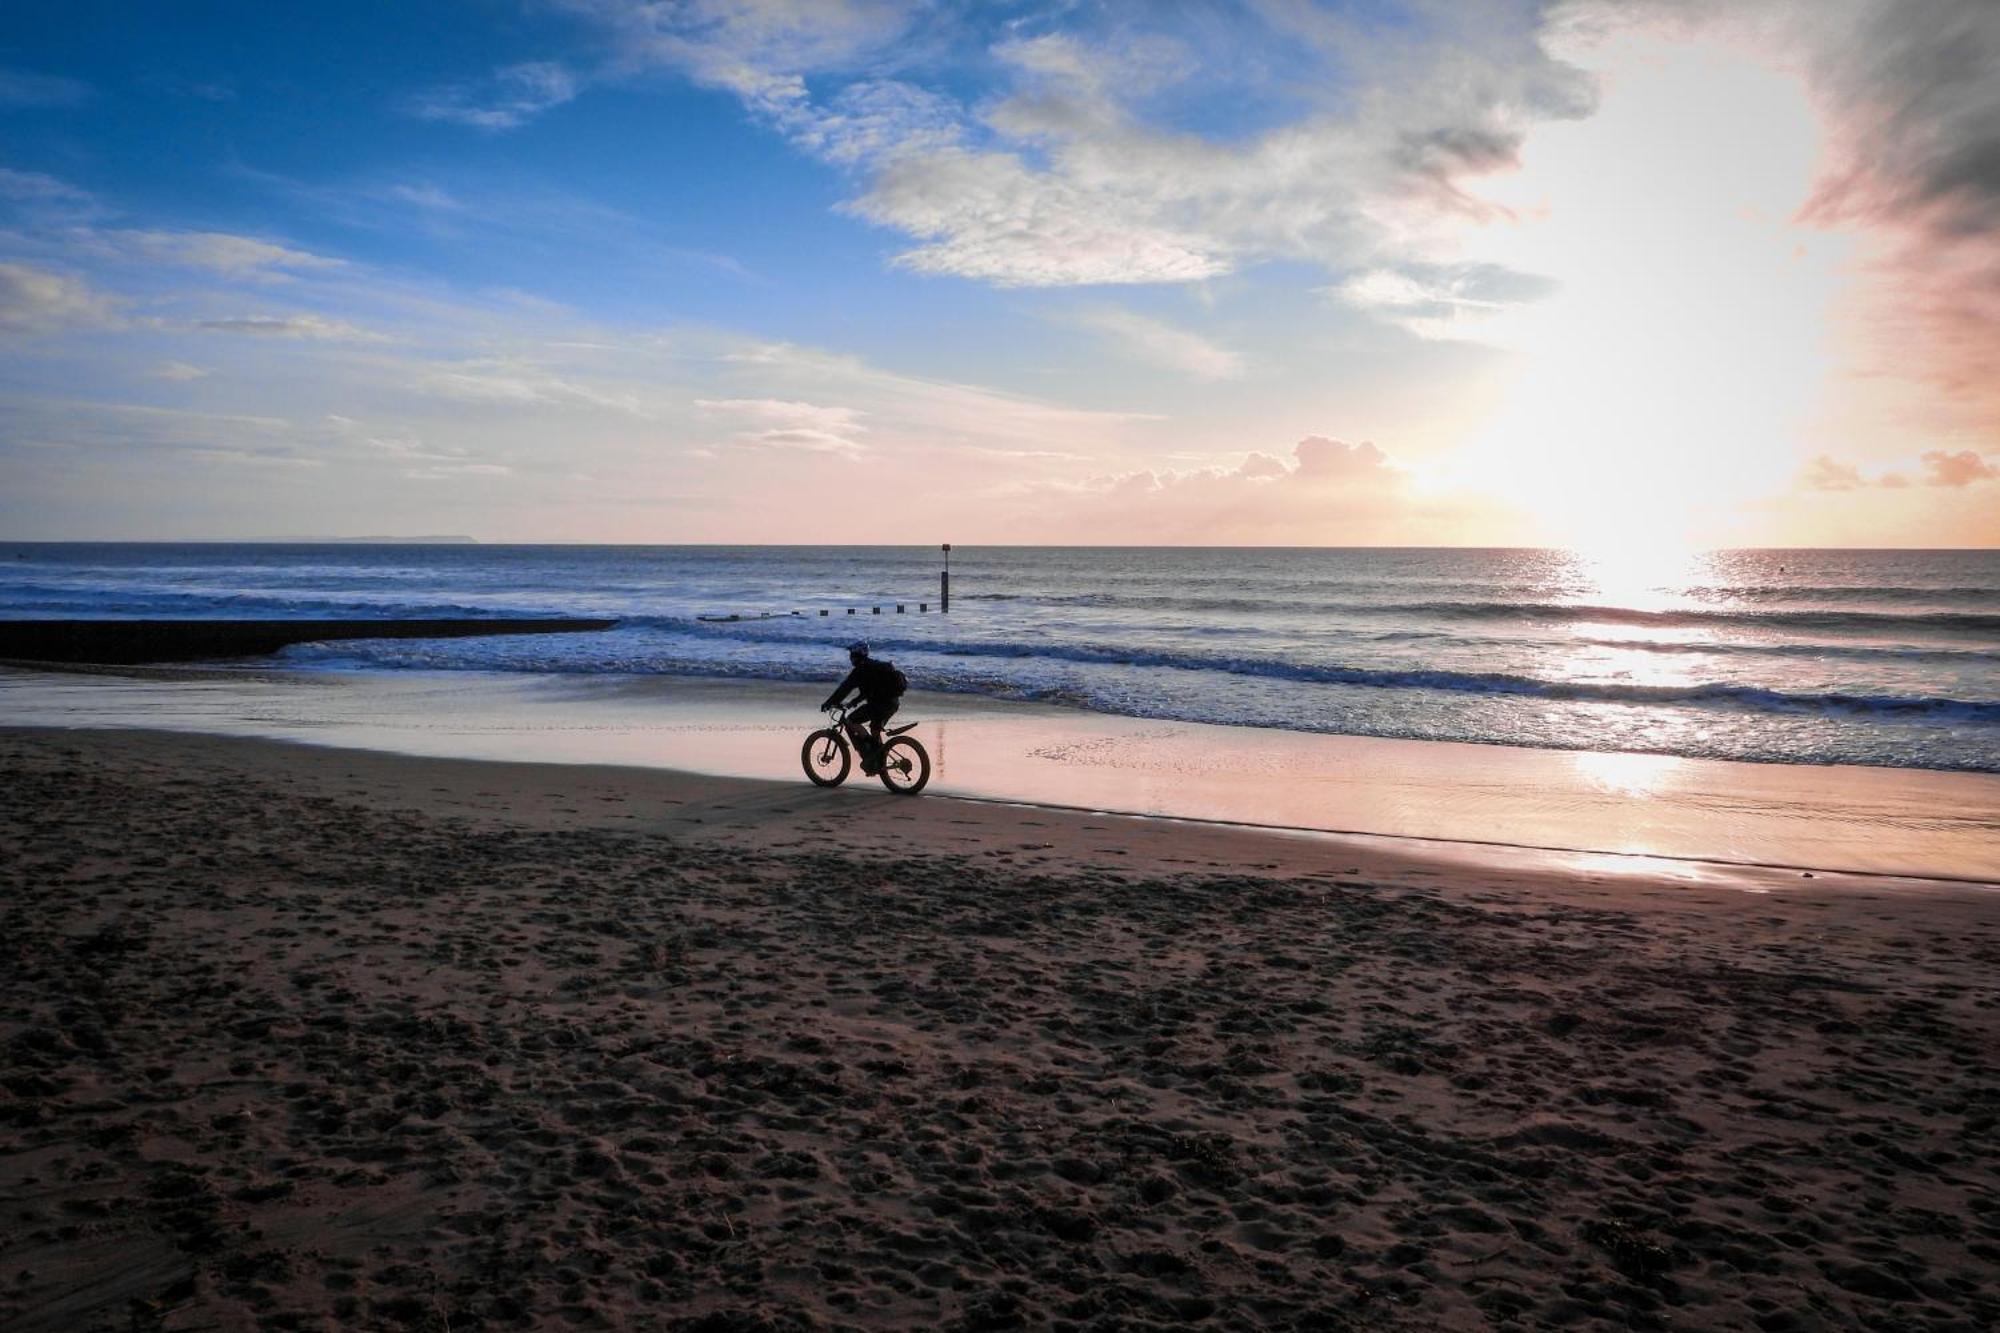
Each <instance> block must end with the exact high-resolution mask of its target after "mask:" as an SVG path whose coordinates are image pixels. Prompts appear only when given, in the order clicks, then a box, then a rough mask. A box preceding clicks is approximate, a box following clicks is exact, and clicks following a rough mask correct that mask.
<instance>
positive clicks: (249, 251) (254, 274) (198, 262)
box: [73, 230, 343, 279]
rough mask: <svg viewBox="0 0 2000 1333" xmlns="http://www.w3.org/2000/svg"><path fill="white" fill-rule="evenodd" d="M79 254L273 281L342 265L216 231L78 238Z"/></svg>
mask: <svg viewBox="0 0 2000 1333" xmlns="http://www.w3.org/2000/svg"><path fill="white" fill-rule="evenodd" d="M73 240H74V243H75V244H76V245H77V246H78V247H79V248H80V249H86V250H94V251H96V252H98V253H101V254H105V255H108V256H113V257H116V258H120V259H127V260H133V261H137V262H142V263H150V264H173V265H178V266H181V267H185V268H198V269H206V270H208V271H209V272H211V273H219V274H222V275H224V276H226V277H231V278H257V279H271V278H278V277H284V276H287V275H288V274H289V273H290V272H292V271H298V270H326V269H336V268H339V267H341V266H342V262H343V261H341V260H338V259H332V258H329V257H327V256H325V255H317V254H312V253H310V252H309V251H305V250H299V249H295V248H293V247H292V246H288V245H280V244H278V243H277V242H275V241H267V240H261V239H259V238H257V237H254V236H237V235H232V234H230V233H228V232H216V231H141V230H99V231H93V232H87V233H79V234H78V235H76V236H75V237H74V238H73Z"/></svg>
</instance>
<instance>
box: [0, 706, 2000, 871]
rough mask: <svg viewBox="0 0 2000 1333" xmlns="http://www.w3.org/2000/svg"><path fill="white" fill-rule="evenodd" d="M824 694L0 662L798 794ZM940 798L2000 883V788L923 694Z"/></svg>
mask: <svg viewBox="0 0 2000 1333" xmlns="http://www.w3.org/2000/svg"><path fill="white" fill-rule="evenodd" d="M825 693H826V687H825V686H824V685H817V686H814V685H799V684H782V683H777V682H767V681H747V680H700V679H688V678H681V677H660V676H584V677H579V676H537V675H532V674H512V673H481V672H466V671H455V672H416V671H407V672H405V671H397V672H374V673H353V674H347V673H332V672H301V671H291V672H284V671H243V670H223V671H217V670H206V671H204V670H199V669H192V670H191V669H186V668H171V669H147V668H132V669H127V670H118V671H101V672H97V673H92V674H85V673H80V672H63V673H55V672H28V671H12V670H7V669H5V668H0V719H7V720H10V721H13V722H15V723H17V724H20V725H37V726H52V725H53V726H85V727H147V728H160V729H167V730H181V731H191V732H201V733H213V734H225V735H249V736H266V737H272V738H276V739H282V740H295V741H307V742H310V743H312V744H315V745H329V746H341V747H345V748H348V749H356V750H390V751H395V752H398V753H404V754H420V755H432V756H436V757H440V758H468V759H493V760H503V761H537V762H549V763H559V764H579V765H592V764H598V765H603V764H615V765H631V766H637V767H642V768H656V769H672V770H680V771H688V772H700V773H710V774H715V775H717V776H723V777H752V778H767V779H777V780H781V781H783V782H784V783H786V784H792V783H795V782H797V780H798V777H799V762H798V754H799V743H800V741H801V740H802V739H803V737H804V735H805V733H806V732H807V731H808V730H809V729H811V728H813V727H817V726H820V725H822V724H823V721H824V719H823V717H822V715H821V714H820V713H819V712H818V711H817V709H818V704H819V701H820V699H821V698H822V697H823V696H824V695H825ZM898 721H899V722H900V721H914V722H917V723H918V724H919V729H918V731H917V732H916V735H917V736H918V737H919V738H921V739H922V741H923V742H924V744H925V745H926V746H927V747H928V748H929V750H930V753H931V756H932V759H933V760H934V762H935V765H936V772H935V775H934V776H933V778H932V783H931V791H932V792H933V793H934V794H938V795H951V796H957V797H961V798H969V799H970V798H977V799H984V800H993V801H1003V802H1029V803H1033V804H1036V805H1043V806H1067V807H1071V808H1075V809H1082V810H1108V811H1118V812H1122V813H1127V814H1150V815H1167V816H1173V817H1178V818H1190V819H1200V820H1205V821H1209V822H1224V823H1237V824H1254V825H1259V826H1263V827H1274V826H1275V827H1291V828H1299V829H1312V830H1320V831H1346V832H1360V833H1371V834H1379V835H1384V836H1388V837H1401V838H1412V837H1414V838H1424V839H1430V840H1454V841H1460V842H1467V843H1474V844H1486V845H1489V846H1490V847H1493V848H1494V849H1495V851H1494V854H1499V852H1498V849H1499V848H1504V847H1541V848H1558V849H1570V850H1580V851H1602V852H1624V853H1633V854H1639V855H1649V856H1658V857H1681V858H1697V859H1700V860H1704V861H1732V862H1739V863H1744V864H1751V865H1768V866H1780V867H1783V866H1789V867H1793V868H1796V869H1800V870H1853V871H1869V872H1875V873H1882V874H1902V875H1928V876H1937V877H1943V878H1957V879H1972V880H1980V881H1986V880H1994V879H2000V774H1993V773H1949V772H1927V771H1922V770H1910V769H1891V768H1865V767H1853V766H1835V765H1809V764H1746V763H1733V762H1725V761H1719V760H1712V759H1691V758H1681V757H1677V756H1672V755H1650V754H1599V753H1594V752H1588V751H1559V750H1536V749H1526V748H1521V747H1516V746H1505V745H1471V744H1461V743H1455V742H1449V741H1417V740H1400V739H1386V738H1376V737H1366V736H1324V735H1313V734H1306V733H1299V732H1287V731H1277V730H1271V729H1267V728H1257V727H1225V726H1214V725H1206V724H1200V723H1184V722H1166V721H1159V720H1152V719H1145V718H1133V717H1118V716H1111V715H1107V714H1103V713H1092V712H1088V711H1085V710H1082V709H1076V708H1063V707H1057V706H1053V705H1048V704H1029V703H1020V702H1011V701H1001V700H993V699H982V698H976V697H972V696H966V695H941V694H922V693H913V694H911V695H910V696H909V697H908V698H907V699H906V700H905V701H904V708H903V711H902V713H901V714H899V717H898Z"/></svg>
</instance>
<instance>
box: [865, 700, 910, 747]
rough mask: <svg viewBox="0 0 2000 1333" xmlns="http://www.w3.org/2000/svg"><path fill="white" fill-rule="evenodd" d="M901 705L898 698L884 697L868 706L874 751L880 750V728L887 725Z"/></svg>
mask: <svg viewBox="0 0 2000 1333" xmlns="http://www.w3.org/2000/svg"><path fill="white" fill-rule="evenodd" d="M902 706H903V704H902V700H900V699H884V700H883V701H882V702H881V703H878V704H870V705H869V706H868V726H869V729H870V734H871V735H872V736H873V737H874V738H875V751H876V753H878V754H879V753H881V750H882V728H884V727H886V726H888V725H889V719H890V718H892V717H894V716H896V710H897V709H898V708H901V707H902Z"/></svg>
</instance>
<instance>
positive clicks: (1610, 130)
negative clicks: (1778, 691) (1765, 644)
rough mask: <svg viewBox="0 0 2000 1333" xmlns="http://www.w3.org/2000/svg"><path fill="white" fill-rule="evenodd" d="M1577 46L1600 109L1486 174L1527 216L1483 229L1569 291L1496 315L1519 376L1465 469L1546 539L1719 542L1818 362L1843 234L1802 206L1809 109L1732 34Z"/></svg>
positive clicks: (1810, 138) (1823, 364)
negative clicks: (1822, 230) (1731, 42)
mask: <svg viewBox="0 0 2000 1333" xmlns="http://www.w3.org/2000/svg"><path fill="white" fill-rule="evenodd" d="M1577 58H1578V59H1579V60H1581V61H1584V62H1585V63H1588V64H1590V65H1591V66H1592V67H1593V68H1595V69H1596V70H1597V71H1598V72H1599V73H1600V75H1601V77H1602V79H1603V86H1604V95H1603V103H1602V106H1601V107H1600V109H1599V111H1598V113H1597V114H1596V115H1594V116H1592V117H1590V118H1589V119H1587V120H1584V121H1579V122H1575V123H1572V124H1566V125H1559V126H1552V127H1549V128H1547V129H1545V130H1544V131H1542V132H1540V133H1539V134H1538V135H1537V136H1536V138H1535V139H1534V140H1533V141H1531V143H1530V144H1529V146H1528V149H1527V150H1526V152H1525V154H1524V162H1523V168H1522V170H1521V171H1520V172H1519V173H1517V174H1516V175H1515V176H1514V177H1512V178H1510V179H1508V180H1507V181H1505V182H1504V183H1503V184H1499V185H1496V186H1495V188H1494V189H1493V190H1492V191H1491V192H1490V194H1491V196H1492V198H1493V201H1494V202H1496V203H1498V204H1501V205H1503V206H1504V207H1505V208H1507V209H1508V210H1509V213H1510V215H1511V216H1512V217H1513V218H1515V219H1516V221H1514V222H1513V223H1511V224H1506V225H1502V226H1499V227H1497V228H1493V229H1490V230H1489V234H1486V235H1483V236H1482V237H1481V240H1482V243H1483V244H1485V245H1486V246H1488V247H1489V250H1490V253H1493V254H1496V255H1497V256H1498V258H1499V259H1500V260H1501V261H1502V262H1504V263H1506V264H1507V265H1508V266H1510V267H1513V268H1517V269H1521V270H1523V271H1527V272H1534V273H1540V274H1544V275H1547V276H1550V277H1553V278H1555V279H1556V280H1557V281H1558V282H1559V283H1560V288H1559V290H1558V291H1557V292H1556V294H1555V295H1554V296H1552V297H1550V298H1549V299H1548V300H1546V301H1544V302H1541V303H1538V304H1536V305H1533V306H1529V307H1524V308H1522V309H1521V310H1519V311H1518V312H1516V313H1514V314H1512V315H1509V316H1508V317H1506V319H1505V320H1504V321H1503V322H1502V323H1500V324H1499V325H1497V326H1496V329H1495V337H1496V340H1497V341H1499V342H1501V344H1502V345H1503V346H1504V347H1506V348H1507V349H1508V350H1509V352H1510V353H1511V355H1512V356H1513V358H1514V362H1515V367H1514V374H1513V381H1512V384H1511V387H1510V391H1509V392H1508V393H1507V394H1506V395H1505V397H1504V400H1503V403H1502V405H1501V406H1500V408H1499V409H1498V411H1497V413H1496V414H1495V415H1494V416H1493V417H1492V418H1491V419H1489V420H1488V421H1487V422H1486V423H1484V425H1483V426H1482V427H1480V428H1478V429H1477V430H1475V432H1474V433H1473V442H1472V444H1471V446H1470V448H1469V449H1468V451H1467V457H1466V464H1467V470H1468V472H1469V473H1471V474H1474V475H1477V476H1478V478H1479V480H1480V482H1481V484H1483V485H1485V486H1486V487H1487V488H1488V489H1489V490H1490V491H1491V492H1492V493H1494V494H1495V495H1496V496H1498V497H1499V498H1502V499H1505V500H1509V501H1511V502H1513V503H1514V504H1516V505H1517V506H1519V507H1521V508H1523V509H1526V510H1527V511H1528V512H1530V513H1532V514H1534V515H1535V516H1536V517H1537V519H1538V520H1539V521H1540V523H1541V524H1542V525H1543V530H1544V540H1546V541H1548V542H1549V543H1550V544H1556V545H1574V546H1583V547H1588V548H1592V549H1599V550H1601V549H1609V548H1611V547H1614V546H1616V545H1619V544H1621V543H1624V544H1635V543H1636V544H1644V545H1648V546H1653V547H1658V548H1660V549H1663V550H1668V549H1684V548H1685V547H1687V546H1688V545H1690V544H1703V543H1714V542H1716V541H1718V540H1725V539H1726V538H1727V537H1728V535H1729V533H1730V531H1731V530H1732V526H1733V525H1737V524H1740V523H1742V522H1743V521H1744V520H1745V519H1746V517H1747V514H1746V506H1748V505H1752V504H1754V503H1755V502H1756V501H1758V500H1759V499H1760V498H1761V497H1764V496H1768V495H1770V494H1773V493H1775V492H1777V491H1779V490H1781V489H1782V488H1783V487H1784V486H1785V485H1786V483H1787V482H1788V481H1789V480H1790V479H1791V478H1792V477H1793V476H1794V475H1795V474H1796V471H1797V468H1798V466H1799V463H1800V460H1801V457H1802V449H1803V441H1802V438H1801V432H1802V430H1803V428H1804V426H1805V424H1806V422H1807V420H1808V419H1809V418H1810V416H1811V414H1812V413H1813V411H1814V410H1815V408H1816V406H1817V404H1818V402H1819V400H1820V396H1821V393H1822V391H1823V388H1824V384H1825V381H1826V380H1827V378H1828V373H1829V371H1828V352H1827V349H1826V348H1825V346H1824V345H1823V342H1822V338H1823V335H1822V332H1821V330H1822V329H1823V328H1824V326H1825V318H1826V312H1827V308H1828V306H1829V304H1830V303H1831V301H1832V300H1833V299H1834V297H1835V295H1836V294H1837V293H1838V291H1839V290H1840V288H1841V286H1842V284H1843V281H1844V278H1843V275H1842V272H1841V261H1842V259H1843V258H1844V256H1845V254H1846V251H1845V249H1844V248H1843V247H1842V244H1841V243H1840V242H1838V241H1836V240H1834V239H1832V238H1828V237H1825V236H1822V235H1820V234H1818V233H1815V232H1812V231H1810V230H1809V229H1807V228H1805V227H1802V226H1801V225H1799V224H1797V223H1796V222H1795V221H1794V217H1795V214H1796V212H1797V209H1798V208H1799V206H1800V205H1801V204H1802V203H1803V201H1804V200H1805V198H1806V197H1807V195H1808V193H1809V192H1810V189H1811V185H1812V182H1813V180H1814V177H1815V170H1816V164H1817V161H1818V156H1819V152H1820V131H1819V127H1818V124H1817V122H1816V121H1815V119H1814V117H1813V115H1812V112H1811V108H1810V106H1809V104H1808V103H1807V101H1806V97H1805V92H1804V88H1803V85H1802V84H1801V83H1800V81H1799V79H1798V78H1797V77H1796V76H1795V75H1793V74H1789V73H1785V72H1782V71H1777V70H1772V69H1768V68H1765V67H1763V66H1761V65H1758V64H1756V63H1755V62H1754V61H1752V60H1750V59H1749V58H1748V57H1747V56H1744V55H1741V54H1739V53H1736V52H1734V51H1731V50H1729V49H1727V48H1723V47H1717V46H1713V45H1696V44H1690V43H1684V42H1682V43H1673V42H1667V41H1664V40H1661V39H1657V38H1627V39H1625V40H1623V41H1621V42H1620V43H1617V44H1615V45H1610V46H1606V47H1602V48H1599V49H1596V50H1593V51H1589V52H1581V53H1578V55H1577Z"/></svg>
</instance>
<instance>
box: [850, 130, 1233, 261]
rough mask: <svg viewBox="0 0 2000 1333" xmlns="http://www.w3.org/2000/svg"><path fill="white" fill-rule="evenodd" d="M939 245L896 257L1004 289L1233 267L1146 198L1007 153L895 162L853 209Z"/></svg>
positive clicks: (950, 153) (1221, 252)
mask: <svg viewBox="0 0 2000 1333" xmlns="http://www.w3.org/2000/svg"><path fill="white" fill-rule="evenodd" d="M847 207H848V209H849V211H851V212H853V213H854V214H856V215H857V216H860V217H863V218H866V219H868V220H869V221H871V222H876V223H880V224H882V225H884V226H891V227H895V228H897V229H898V230H901V231H905V232H908V233H910V234H911V235H913V236H916V237H919V238H921V239H924V240H927V241H929V242H930V243H929V244H927V245H923V246H919V247H918V248H917V249H914V250H910V251H906V252H905V253H903V254H901V255H899V256H897V261H896V262H897V263H899V264H901V265H903V266H904V267H907V268H912V269H915V270H917V271H918V272H920V273H936V274H949V275H952V276H955V277H961V278H973V279H977V280H980V281H984V282H990V283H993V284H994V285H996V286H1001V287H1060V286H1079V285H1096V284H1109V283H1153V282H1194V281H1199V280H1200V279H1203V278H1212V277H1216V276H1218V275H1219V274H1222V273H1226V272H1228V271H1229V269H1230V268H1231V267H1232V261H1231V259H1230V257H1229V256H1228V254H1227V253H1226V251H1225V249H1224V247H1223V246H1222V245H1221V244H1220V243H1219V242H1218V241H1217V240H1216V238H1214V237H1211V236H1209V235H1206V234H1203V233H1201V232H1199V231H1192V230H1183V229H1179V228H1176V227H1173V226H1171V225H1169V224H1168V222H1167V220H1166V219H1164V218H1161V217H1158V216H1157V213H1158V210H1156V209H1153V208H1151V207H1149V206H1148V205H1147V204H1146V203H1145V202H1144V201H1143V200H1132V199H1121V198H1119V197H1116V196H1115V195H1113V194H1110V193H1107V192H1104V191H1099V190H1095V189H1092V188H1090V187H1088V186H1084V185H1078V184H1074V183H1072V182H1069V181H1066V180H1063V179H1060V178H1057V177H1053V176H1051V175H1049V174H1047V173H1043V172H1037V171H1035V170H1033V169H1032V168H1030V167H1029V166H1028V165H1027V164H1026V163H1024V162H1023V161H1022V160H1021V159H1020V158H1018V157H1015V156H1014V155H1012V154H1008V153H971V152H964V151H959V150H955V149H954V150H945V151H940V152H929V153H919V154H914V155H911V156H908V157H899V158H895V159H893V160H891V161H890V162H888V163H886V164H885V165H884V166H883V167H882V169H881V170H880V172H879V173H878V174H877V175H876V177H875V180H874V183H873V186H872V187H871V188H870V189H869V191H868V193H866V194H865V195H863V196H862V197H861V198H859V199H857V200H855V201H854V202H853V203H852V204H850V205H848V206H847Z"/></svg>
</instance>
